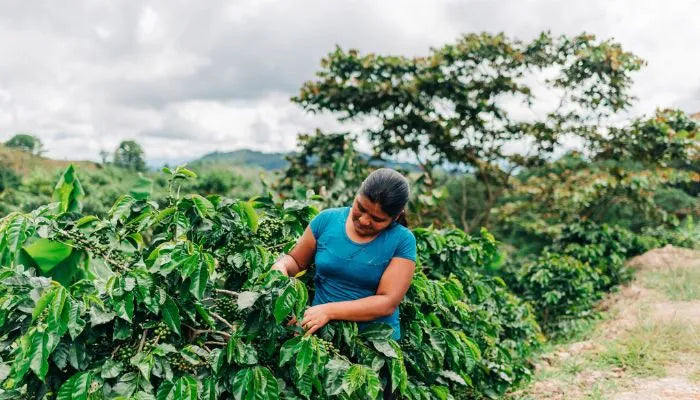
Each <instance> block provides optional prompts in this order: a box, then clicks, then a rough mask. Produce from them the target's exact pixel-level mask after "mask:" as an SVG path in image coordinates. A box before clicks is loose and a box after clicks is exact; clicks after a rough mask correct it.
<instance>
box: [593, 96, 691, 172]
mask: <svg viewBox="0 0 700 400" xmlns="http://www.w3.org/2000/svg"><path fill="white" fill-rule="evenodd" d="M699 134H700V124H698V123H697V122H696V121H694V120H693V119H692V118H690V116H688V115H687V114H686V113H684V112H683V111H680V110H672V109H666V110H657V111H656V115H654V116H653V117H652V118H649V119H635V120H633V121H632V123H631V124H630V126H626V127H622V128H618V127H611V128H610V130H609V132H608V133H607V135H606V137H601V138H599V139H598V140H597V141H596V142H595V145H594V147H595V148H597V150H598V154H597V156H596V157H597V158H599V159H615V160H635V161H639V162H643V163H645V164H647V165H662V166H667V165H668V166H674V165H675V166H676V167H689V166H690V165H691V164H694V163H697V162H698V161H699V157H700V153H699V150H700V144H698V135H699Z"/></svg>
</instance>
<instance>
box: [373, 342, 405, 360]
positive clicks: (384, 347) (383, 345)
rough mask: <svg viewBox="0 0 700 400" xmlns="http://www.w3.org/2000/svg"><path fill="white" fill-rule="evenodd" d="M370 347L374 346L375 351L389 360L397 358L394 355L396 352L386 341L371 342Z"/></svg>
mask: <svg viewBox="0 0 700 400" xmlns="http://www.w3.org/2000/svg"><path fill="white" fill-rule="evenodd" d="M371 342H372V345H373V346H374V348H375V349H377V351H378V352H380V353H382V354H384V355H385V356H386V357H390V358H397V357H398V355H397V354H396V351H395V350H394V348H393V347H392V346H391V344H390V343H389V342H388V341H385V340H371Z"/></svg>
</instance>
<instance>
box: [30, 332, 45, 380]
mask: <svg viewBox="0 0 700 400" xmlns="http://www.w3.org/2000/svg"><path fill="white" fill-rule="evenodd" d="M49 355H50V350H49V335H48V334H47V333H46V332H39V331H35V332H34V334H32V336H31V348H30V350H29V368H31V370H32V371H34V373H35V374H36V376H37V377H38V378H39V379H41V381H42V382H43V381H44V378H45V377H46V373H47V372H49Z"/></svg>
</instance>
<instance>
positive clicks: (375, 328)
mask: <svg viewBox="0 0 700 400" xmlns="http://www.w3.org/2000/svg"><path fill="white" fill-rule="evenodd" d="M393 334H394V328H392V327H391V325H389V324H385V323H383V322H377V323H373V324H371V325H369V326H367V327H366V328H365V329H364V330H363V331H362V332H360V333H359V336H360V337H362V338H364V339H366V340H376V341H387V340H389V339H391V336H392V335H393Z"/></svg>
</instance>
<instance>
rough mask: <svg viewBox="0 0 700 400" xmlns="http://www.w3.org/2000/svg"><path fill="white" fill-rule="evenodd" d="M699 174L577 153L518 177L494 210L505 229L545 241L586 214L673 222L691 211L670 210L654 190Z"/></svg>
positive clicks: (633, 224)
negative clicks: (589, 157)
mask: <svg viewBox="0 0 700 400" xmlns="http://www.w3.org/2000/svg"><path fill="white" fill-rule="evenodd" d="M697 179H698V175H697V174H696V173H693V172H688V171H684V170H679V169H674V168H668V167H654V168H644V167H643V166H640V165H635V164H633V163H626V164H622V163H620V162H617V161H600V162H588V161H586V160H584V159H583V158H582V157H581V156H580V155H579V154H576V153H574V154H570V155H568V156H567V157H564V158H562V159H560V160H557V161H556V162H554V163H552V164H550V165H547V166H546V167H541V168H538V169H537V170H535V171H528V173H527V174H524V175H523V177H522V180H516V181H514V185H513V190H512V192H511V193H510V194H509V195H508V196H507V197H505V198H504V199H503V200H502V204H501V205H499V207H498V208H497V209H496V210H494V212H495V215H496V218H497V220H498V221H500V222H501V224H502V229H504V230H513V231H515V232H524V233H525V234H528V235H529V236H528V240H540V241H543V242H545V243H548V242H549V241H551V240H552V239H554V238H556V236H557V235H558V234H560V232H561V230H562V229H563V228H564V227H565V226H568V225H570V224H572V223H575V222H576V221H579V220H581V219H585V220H591V221H594V222H596V223H599V224H602V223H605V222H610V223H613V224H618V225H621V226H624V227H626V228H628V229H631V230H634V231H639V230H641V228H642V227H644V226H655V225H665V226H673V225H675V224H677V222H678V220H679V217H683V216H684V215H685V213H687V212H689V211H688V210H683V209H676V210H671V212H667V211H666V210H664V208H662V207H661V206H660V205H659V204H657V203H656V198H655V196H654V194H655V193H659V192H660V191H662V190H665V189H667V188H669V187H671V186H672V185H677V184H682V183H686V182H692V181H694V180H697ZM676 212H677V213H678V214H677V215H676ZM538 238H539V239H538Z"/></svg>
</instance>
